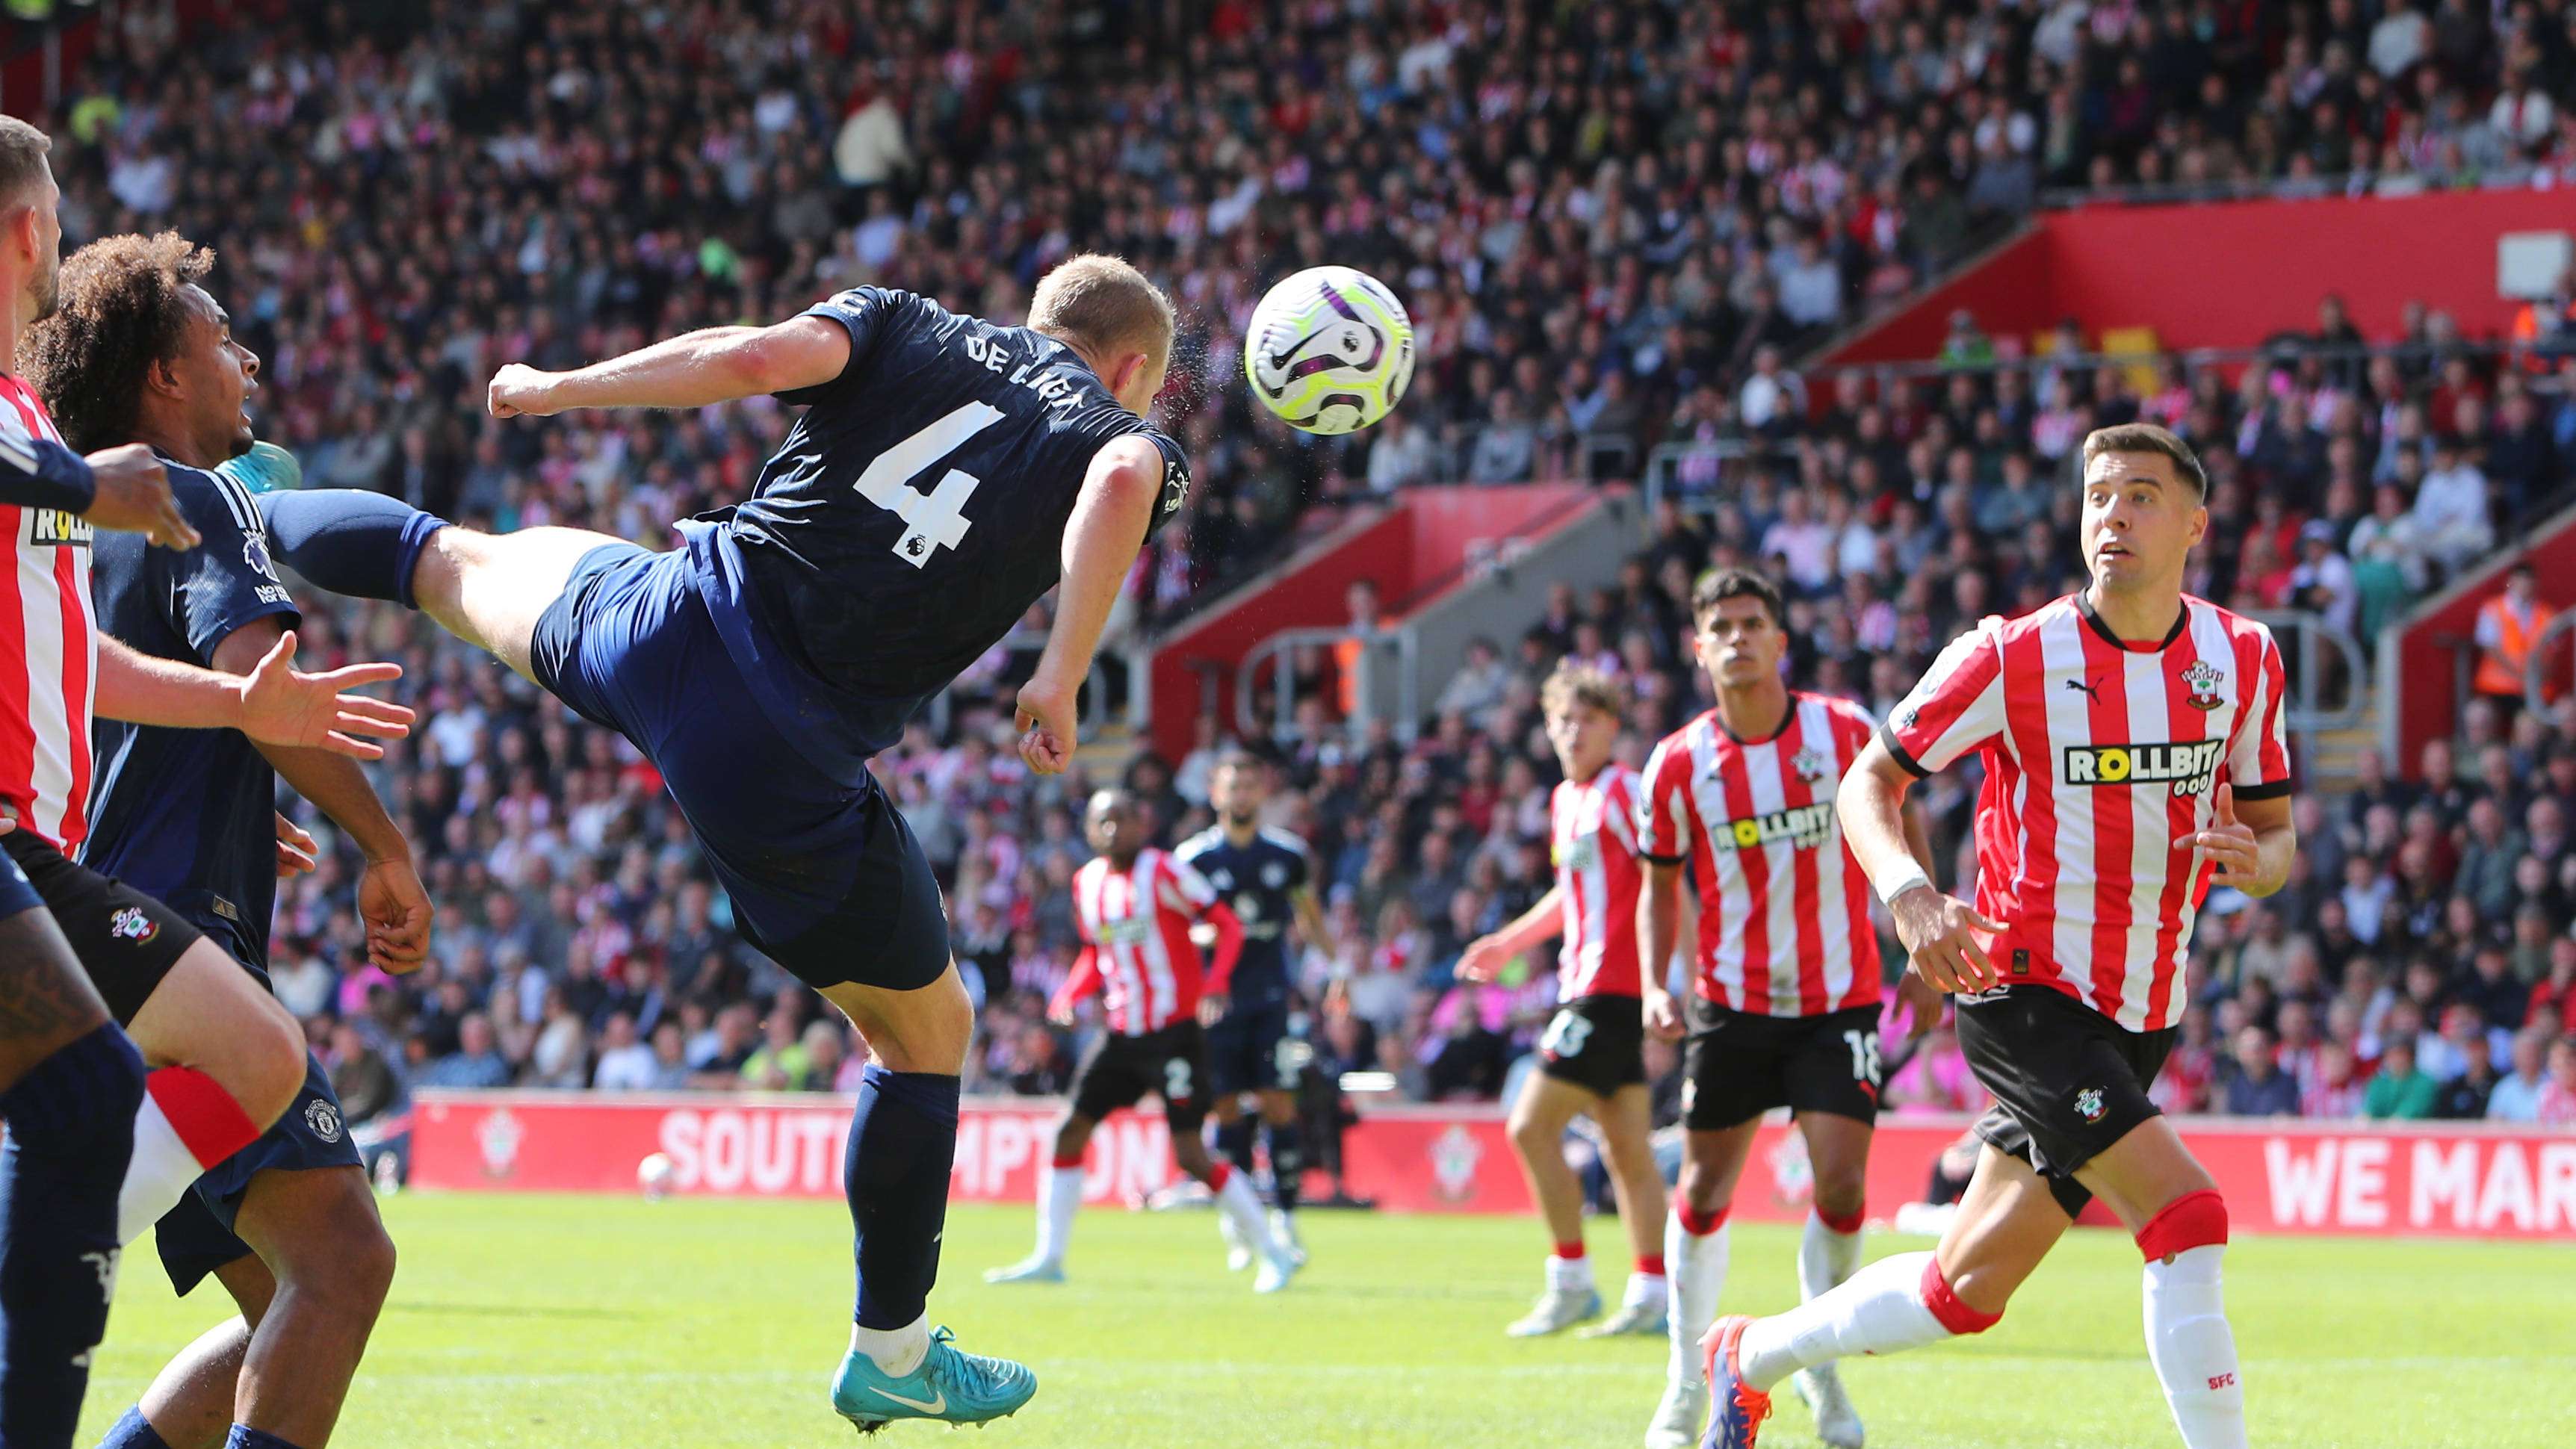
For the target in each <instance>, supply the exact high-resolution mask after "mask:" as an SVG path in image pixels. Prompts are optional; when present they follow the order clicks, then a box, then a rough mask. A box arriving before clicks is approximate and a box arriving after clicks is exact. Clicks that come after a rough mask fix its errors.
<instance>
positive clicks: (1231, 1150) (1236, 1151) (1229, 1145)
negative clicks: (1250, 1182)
mask: <svg viewBox="0 0 2576 1449" xmlns="http://www.w3.org/2000/svg"><path fill="white" fill-rule="evenodd" d="M1216 1155H1217V1156H1218V1157H1220V1158H1223V1159H1224V1160H1226V1161H1228V1162H1231V1163H1233V1164H1234V1168H1235V1171H1237V1172H1240V1173H1242V1174H1243V1175H1244V1176H1245V1177H1250V1176H1252V1122H1251V1120H1250V1119H1249V1118H1240V1117H1239V1118H1237V1119H1235V1120H1234V1121H1232V1122H1219V1123H1218V1124H1216Z"/></svg>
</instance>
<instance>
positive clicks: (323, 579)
mask: <svg viewBox="0 0 2576 1449" xmlns="http://www.w3.org/2000/svg"><path fill="white" fill-rule="evenodd" d="M259 511H260V516H261V518H262V519H263V520H265V521H266V523H267V525H268V533H269V546H270V548H271V550H272V551H273V552H274V553H275V554H276V556H277V559H278V561H279V562H281V563H283V564H285V565H286V566H287V567H289V568H291V569H293V570H295V571H296V572H297V573H299V574H302V575H303V576H304V577H305V578H307V579H309V580H311V581H312V582H313V583H314V584H315V585H316V586H317V587H320V588H324V589H328V590H330V591H331V592H332V593H335V594H347V595H350V596H351V597H353V598H362V599H388V600H391V601H393V602H395V603H398V604H402V605H404V606H406V607H410V608H417V609H419V610H420V611H421V612H423V613H425V614H427V615H429V616H430V617H431V618H432V619H435V620H437V621H438V623H439V626H440V627H441V628H444V629H445V630H447V632H449V633H451V634H454V635H455V636H456V637H457V638H459V639H463V640H465V641H466V642H467V643H469V644H474V645H478V646H480V647H481V648H483V649H485V650H487V651H489V652H490V653H491V654H492V655H493V656H494V657H495V658H497V659H499V660H500V661H501V662H502V663H504V664H507V665H509V666H510V667H511V668H512V669H515V670H517V671H518V672H519V673H521V674H523V675H524V674H527V673H528V659H529V644H530V640H531V639H532V638H533V637H534V635H535V633H536V627H537V620H538V618H539V617H540V616H542V615H543V614H544V613H545V611H546V609H547V607H548V606H549V605H551V604H553V603H554V601H555V599H556V598H557V597H558V596H559V595H561V594H562V593H563V590H564V582H565V580H567V579H568V578H570V577H571V576H572V570H573V565H575V564H577V563H579V562H580V561H581V560H582V557H583V556H584V555H586V554H588V553H589V552H590V551H591V550H593V549H596V548H602V547H606V546H609V545H612V544H618V543H622V542H624V540H622V539H616V538H611V537H610V536H608V535H607V534H604V533H592V532H590V531H589V530H587V529H580V528H527V529H521V530H519V531H517V532H515V533H499V534H495V533H477V532H475V531H474V530H472V529H470V528H459V527H456V526H455V525H453V524H450V523H448V522H447V521H446V520H444V519H442V518H439V517H437V516H436V515H434V514H428V513H423V512H421V511H420V510H419V509H417V508H414V507H412V506H411V505H410V504H408V503H405V502H403V501H402V500H401V499H398V498H388V497H386V496H385V495H384V494H381V493H370V492H367V491H366V490H364V489H355V488H317V489H312V490H308V491H303V492H292V493H286V492H281V493H263V494H261V495H260V497H259Z"/></svg>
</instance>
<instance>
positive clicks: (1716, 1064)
mask: <svg viewBox="0 0 2576 1449" xmlns="http://www.w3.org/2000/svg"><path fill="white" fill-rule="evenodd" d="M1691 617H1692V623H1693V625H1694V627H1695V635H1694V639H1693V649H1694V651H1695V653H1696V654H1697V656H1698V659H1699V662H1700V667H1701V668H1703V669H1706V670H1707V671H1708V677H1709V682H1710V683H1711V684H1712V685H1713V686H1715V688H1716V692H1717V707H1716V708H1715V709H1712V710H1710V711H1709V712H1708V713H1706V714H1703V715H1701V716H1700V717H1699V718H1697V719H1695V720H1693V721H1691V722H1690V723H1689V724H1687V725H1684V726H1683V727H1682V728H1681V730H1680V731H1679V732H1677V733H1675V734H1673V735H1671V736H1670V737H1668V738H1666V739H1665V740H1664V741H1663V742H1662V743H1660V744H1658V745H1657V746H1655V753H1654V755H1653V757H1652V758H1650V759H1649V760H1648V761H1647V762H1646V769H1645V780H1644V784H1643V786H1642V788H1643V791H1644V797H1645V798H1644V809H1643V811H1642V813H1641V817H1640V818H1641V820H1642V822H1643V828H1642V829H1641V831H1640V834H1641V835H1642V836H1643V837H1644V844H1643V850H1644V854H1645V858H1646V885H1645V905H1644V907H1643V910H1642V913H1641V916H1640V921H1639V926H1638V934H1639V938H1640V946H1639V949H1640V950H1641V951H1642V952H1643V953H1644V954H1645V957H1646V959H1648V960H1650V961H1659V960H1662V959H1664V957H1665V955H1666V953H1667V952H1669V951H1670V950H1671V949H1672V946H1673V943H1674V941H1675V940H1676V939H1677V936H1678V930H1679V924H1678V911H1679V902H1680V897H1681V894H1682V871H1683V869H1684V868H1685V867H1688V869H1689V871H1690V883H1691V893H1692V896H1693V897H1694V899H1695V900H1696V901H1697V902H1698V905H1699V933H1698V940H1697V942H1696V943H1695V950H1694V952H1693V959H1694V960H1695V961H1696V962H1697V969H1696V970H1695V971H1694V972H1693V973H1692V990H1691V998H1690V1006H1689V1018H1688V1022H1687V1025H1688V1031H1689V1035H1688V1038H1687V1045H1686V1046H1685V1047H1684V1049H1683V1065H1682V1125H1683V1127H1684V1128H1685V1129H1686V1130H1685V1132H1684V1137H1683V1141H1684V1143H1685V1146H1684V1149H1683V1158H1682V1170H1681V1182H1680V1184H1679V1188H1678V1192H1677V1195H1676V1197H1675V1200H1674V1203H1673V1215H1672V1222H1671V1224H1670V1226H1669V1227H1667V1228H1666V1230H1665V1256H1666V1259H1667V1261H1668V1262H1670V1264H1671V1265H1672V1270H1673V1275H1674V1276H1673V1300H1674V1311H1673V1316H1672V1345H1673V1355H1672V1362H1671V1365H1670V1369H1669V1374H1668V1378H1667V1381H1666V1383H1665V1386H1664V1398H1663V1402H1662V1403H1661V1404H1660V1405H1658V1406H1657V1408H1656V1410H1655V1417H1654V1420H1653V1423H1652V1426H1651V1427H1650V1428H1649V1429H1648V1431H1647V1441H1646V1442H1647V1443H1648V1445H1649V1446H1657V1449H1669V1446H1675V1445H1683V1444H1688V1443H1689V1442H1690V1441H1691V1440H1692V1438H1693V1437H1694V1436H1695V1435H1696V1434H1697V1432H1698V1429H1699V1425H1700V1422H1701V1419H1702V1418H1703V1417H1704V1415H1705V1412H1706V1394H1707V1386H1706V1381H1705V1376H1704V1372H1703V1370H1702V1368H1701V1366H1700V1363H1699V1354H1698V1352H1697V1351H1696V1343H1697V1340H1698V1335H1699V1332H1700V1330H1701V1329H1702V1328H1703V1327H1705V1326H1706V1325H1707V1323H1708V1322H1709V1320H1710V1319H1711V1318H1712V1317H1714V1316H1715V1315H1716V1312H1717V1302H1718V1298H1719V1295H1720V1294H1722V1293H1723V1292H1724V1291H1725V1286H1726V1260H1727V1234H1726V1214H1727V1210H1728V1208H1729V1207H1730V1206H1731V1205H1732V1204H1733V1202H1734V1200H1735V1186H1736V1183H1737V1182H1738V1181H1739V1180H1741V1178H1742V1177H1743V1174H1744V1163H1745V1159H1746V1157H1747V1156H1748V1155H1749V1154H1750V1153H1751V1152H1752V1149H1753V1134H1754V1130H1755V1128H1757V1127H1758V1126H1760V1125H1761V1121H1762V1116H1763V1114H1764V1113H1766V1112H1768V1111H1770V1110H1771V1109H1772V1108H1774V1107H1787V1108H1788V1109H1789V1110H1790V1111H1791V1113H1793V1114H1794V1116H1795V1119H1796V1121H1797V1125H1798V1132H1799V1135H1800V1136H1802V1137H1803V1138H1804V1139H1805V1140H1806V1147H1807V1161H1808V1164H1809V1166H1810V1167H1811V1169H1812V1170H1813V1179H1814V1184H1815V1186H1814V1195H1813V1198H1812V1200H1811V1201H1810V1203H1809V1210H1808V1213H1807V1230H1806V1238H1805V1241H1804V1242H1803V1243H1802V1244H1801V1245H1800V1247H1799V1250H1798V1291H1799V1293H1800V1294H1801V1295H1802V1296H1804V1297H1808V1298H1812V1297H1814V1296H1815V1295H1817V1294H1819V1293H1822V1292H1824V1291H1825V1290H1826V1289H1828V1288H1831V1287H1833V1286H1834V1285H1835V1284H1837V1283H1839V1282H1841V1281H1842V1280H1843V1279H1845V1278H1848V1277H1850V1276H1851V1273H1852V1270H1853V1269H1854V1268H1856V1267H1858V1266H1859V1264H1860V1230H1861V1219H1862V1211H1863V1208H1864V1206H1865V1203H1866V1192H1867V1186H1868V1178H1869V1141H1870V1133H1871V1129H1872V1126H1873V1125H1874V1124H1875V1123H1876V1121H1877V1117H1878V1089H1879V1070H1880V1068H1879V1056H1878V1016H1879V953H1878V930H1877V927H1876V926H1875V925H1873V924H1872V923H1871V921H1870V914H1869V889H1868V886H1869V882H1868V880H1867V879H1866V878H1865V877H1863V876H1862V874H1861V872H1860V866H1859V865H1858V863H1856V862H1855V861H1854V860H1853V859H1852V857H1851V853H1850V852H1849V851H1848V850H1846V849H1845V848H1844V847H1843V842H1842V832H1841V830H1840V829H1839V828H1837V826H1836V825H1835V823H1834V807H1833V800H1834V787H1835V785H1836V784H1837V783H1838V782H1839V781H1840V780H1841V779H1842V777H1843V771H1844V770H1845V769H1847V768H1849V767H1850V765H1851V762H1852V761H1853V760H1854V759H1855V758H1857V757H1858V756H1859V754H1860V751H1861V748H1862V747H1863V746H1864V745H1866V744H1867V743H1868V741H1869V734H1870V729H1871V727H1872V726H1871V722H1870V719H1869V716H1868V715H1867V714H1866V713H1865V712H1864V711H1862V710H1861V709H1860V708H1859V706H1857V705H1854V704H1851V703H1850V702H1848V701H1846V700H1840V699H1834V698H1830V697H1828V696H1825V695H1818V694H1808V693H1806V692H1804V691H1802V690H1792V689H1790V688H1789V687H1788V686H1787V685H1786V684H1785V683H1783V682H1782V679H1781V673H1780V661H1781V656H1782V655H1783V654H1784V653H1785V652H1786V651H1787V649H1788V644H1789V636H1788V632H1787V630H1786V629H1784V628H1783V627H1782V621H1783V619H1784V617H1785V616H1784V614H1783V611H1782V604H1781V599H1780V593H1779V590H1778V589H1776V588H1774V587H1773V586H1772V584H1771V582H1770V581H1769V580H1768V579H1765V578H1763V577H1762V576H1761V575H1759V574H1755V573H1750V572H1747V571H1745V570H1742V569H1721V570H1719V571H1717V572H1714V573H1711V574H1709V575H1708V576H1707V577H1705V578H1702V579H1701V580H1700V581H1699V583H1698V584H1697V585H1696V586H1695V587H1694V588H1693V590H1692V593H1691ZM1919 835H1920V831H1919V826H1918V827H1916V846H1915V848H1916V849H1918V850H1922V851H1923V852H1924V853H1925V854H1927V855H1928V854H1929V851H1928V849H1927V848H1925V847H1923V846H1922V844H1921V842H1920V839H1919ZM1646 993H1647V994H1646V1020H1647V1023H1648V1025H1649V1026H1651V1027H1652V1028H1653V1029H1654V1030H1656V1031H1657V1032H1659V1033H1663V1034H1667V1035H1679V1034H1680V1033H1681V1032H1682V1029H1683V1027H1684V1024H1685V1023H1684V1020H1683V1015H1682V1011H1681V1009H1680V1007H1679V1006H1678V1005H1677V1003H1675V1001H1674V1000H1673V997H1672V995H1671V993H1669V992H1667V991H1665V990H1664V989H1663V983H1661V982H1651V983H1648V985H1647V988H1646ZM1799 1389H1800V1392H1801V1393H1803V1394H1805V1395H1806V1397H1807V1401H1808V1402H1809V1403H1810V1404H1811V1405H1813V1406H1814V1408H1815V1413H1816V1432H1817V1435H1818V1436H1819V1437H1820V1438H1822V1439H1823V1440H1824V1441H1825V1442H1826V1443H1828V1444H1832V1445H1835V1446H1837V1449H1853V1446H1857V1445H1858V1444H1860V1442H1861V1423H1860V1416H1859V1415H1858V1414H1857V1413H1856V1412H1854V1410H1853V1409H1852V1406H1851V1401H1850V1398H1849V1397H1848V1396H1847V1395H1846V1394H1845V1393H1844V1392H1843V1387H1842V1384H1841V1381H1840V1380H1839V1378H1838V1377H1837V1376H1836V1375H1834V1374H1833V1373H1832V1372H1830V1371H1826V1372H1821V1373H1810V1374H1809V1375H1807V1376H1806V1377H1804V1378H1802V1379H1801V1380H1800V1381H1799Z"/></svg>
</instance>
